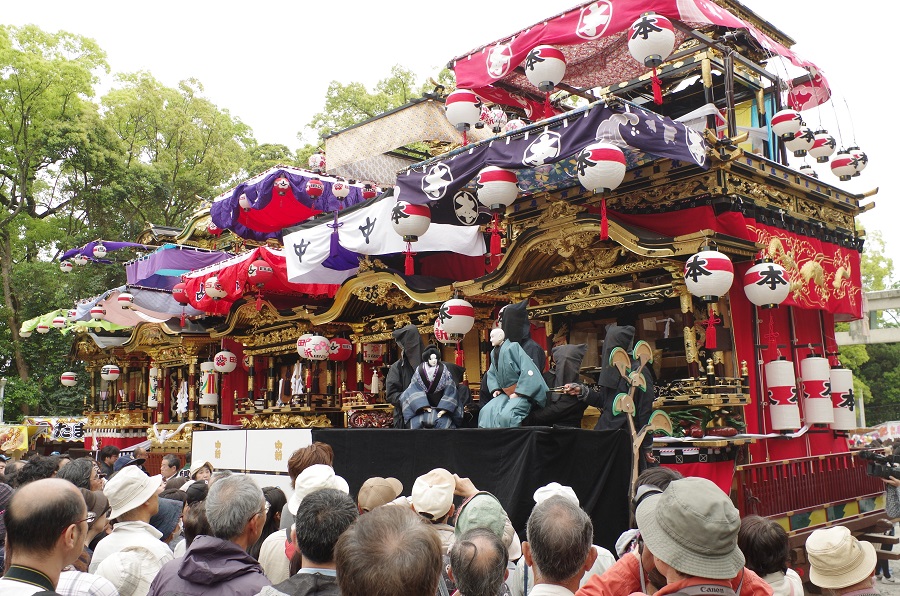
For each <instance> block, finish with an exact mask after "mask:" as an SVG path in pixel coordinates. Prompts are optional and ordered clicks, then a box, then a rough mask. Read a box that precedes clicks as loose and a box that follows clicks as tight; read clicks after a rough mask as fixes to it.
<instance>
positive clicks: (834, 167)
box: [831, 149, 857, 182]
mask: <svg viewBox="0 0 900 596" xmlns="http://www.w3.org/2000/svg"><path fill="white" fill-rule="evenodd" d="M831 173H832V174H834V175H835V176H837V177H838V179H839V180H840V181H841V182H846V181H847V180H850V178H851V177H852V176H854V175H855V174H856V173H857V170H856V159H855V158H854V157H853V155H851V154H850V152H849V151H848V150H846V149H841V150H840V151H838V152H837V155H835V156H834V159H832V160H831Z"/></svg>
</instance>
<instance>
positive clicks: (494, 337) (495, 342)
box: [491, 327, 506, 346]
mask: <svg viewBox="0 0 900 596" xmlns="http://www.w3.org/2000/svg"><path fill="white" fill-rule="evenodd" d="M504 339H506V334H505V333H503V329H500V328H499V327H497V328H496V329H491V345H492V346H499V345H500V344H502V343H503V340H504Z"/></svg>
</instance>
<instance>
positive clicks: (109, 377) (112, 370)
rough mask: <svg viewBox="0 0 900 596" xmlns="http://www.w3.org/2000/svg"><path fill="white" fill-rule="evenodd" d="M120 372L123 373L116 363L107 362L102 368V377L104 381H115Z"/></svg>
mask: <svg viewBox="0 0 900 596" xmlns="http://www.w3.org/2000/svg"><path fill="white" fill-rule="evenodd" d="M120 374H122V371H120V370H119V367H118V366H116V365H115V364H106V365H104V366H103V368H101V369H100V378H101V379H103V380H104V381H115V380H116V379H118V378H119V375H120Z"/></svg>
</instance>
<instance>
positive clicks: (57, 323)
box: [52, 317, 66, 329]
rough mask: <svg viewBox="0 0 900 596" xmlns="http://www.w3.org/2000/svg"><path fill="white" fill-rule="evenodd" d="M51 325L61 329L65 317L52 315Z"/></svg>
mask: <svg viewBox="0 0 900 596" xmlns="http://www.w3.org/2000/svg"><path fill="white" fill-rule="evenodd" d="M52 325H53V326H54V327H56V328H57V329H62V328H63V327H65V326H66V318H65V317H53V323H52Z"/></svg>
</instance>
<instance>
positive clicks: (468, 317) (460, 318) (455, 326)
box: [438, 298, 475, 341]
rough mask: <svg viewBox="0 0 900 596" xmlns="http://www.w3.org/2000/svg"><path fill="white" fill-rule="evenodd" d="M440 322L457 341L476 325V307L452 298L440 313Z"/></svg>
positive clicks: (442, 307) (445, 303) (444, 304)
mask: <svg viewBox="0 0 900 596" xmlns="http://www.w3.org/2000/svg"><path fill="white" fill-rule="evenodd" d="M438 320H439V321H441V324H442V326H443V328H444V331H446V332H447V333H448V334H449V335H450V336H451V337H454V338H455V339H456V340H457V341H458V340H461V339H462V337H463V336H464V335H465V334H466V333H468V332H469V331H471V330H472V327H473V326H474V325H475V307H473V306H472V305H471V304H470V303H469V302H467V301H465V300H462V299H461V298H451V299H450V300H448V301H446V302H444V303H443V304H442V305H441V308H440V310H439V311H438Z"/></svg>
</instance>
